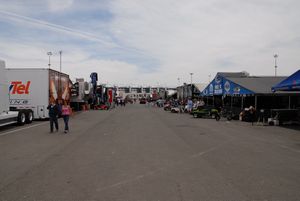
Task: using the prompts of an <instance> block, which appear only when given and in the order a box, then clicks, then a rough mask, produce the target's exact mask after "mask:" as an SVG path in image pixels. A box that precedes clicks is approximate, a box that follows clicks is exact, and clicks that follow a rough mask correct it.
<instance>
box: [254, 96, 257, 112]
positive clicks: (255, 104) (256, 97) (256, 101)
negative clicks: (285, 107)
mask: <svg viewBox="0 0 300 201" xmlns="http://www.w3.org/2000/svg"><path fill="white" fill-rule="evenodd" d="M254 108H255V109H257V96H255V106H254Z"/></svg>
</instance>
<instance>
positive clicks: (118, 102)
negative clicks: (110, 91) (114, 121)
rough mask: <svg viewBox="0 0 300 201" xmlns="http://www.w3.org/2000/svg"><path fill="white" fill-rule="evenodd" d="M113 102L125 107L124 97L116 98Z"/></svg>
mask: <svg viewBox="0 0 300 201" xmlns="http://www.w3.org/2000/svg"><path fill="white" fill-rule="evenodd" d="M115 103H116V105H117V106H119V105H120V106H124V107H125V105H126V101H125V100H124V99H121V98H117V99H116V100H115Z"/></svg>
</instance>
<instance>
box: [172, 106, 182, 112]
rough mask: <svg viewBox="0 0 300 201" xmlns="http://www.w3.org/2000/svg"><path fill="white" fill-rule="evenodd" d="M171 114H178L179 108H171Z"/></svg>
mask: <svg viewBox="0 0 300 201" xmlns="http://www.w3.org/2000/svg"><path fill="white" fill-rule="evenodd" d="M171 112H172V113H179V112H180V108H179V107H172V108H171Z"/></svg>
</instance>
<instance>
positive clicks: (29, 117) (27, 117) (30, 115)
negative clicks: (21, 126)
mask: <svg viewBox="0 0 300 201" xmlns="http://www.w3.org/2000/svg"><path fill="white" fill-rule="evenodd" d="M32 120H33V112H32V111H31V110H27V111H26V115H25V122H26V123H27V124H31V123H32Z"/></svg>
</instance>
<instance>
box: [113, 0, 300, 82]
mask: <svg viewBox="0 0 300 201" xmlns="http://www.w3.org/2000/svg"><path fill="white" fill-rule="evenodd" d="M296 5H298V6H296ZM297 7H298V8H299V3H298V2H297V1H288V2H282V1H277V2H274V1H257V2H253V3H243V2H240V1H238V0H230V1H222V0H214V1H198V0H195V1H188V2H186V1H185V2H183V1H173V0H165V1H153V0H151V1H150V0H149V1H142V2H141V1H135V0H131V1H130V0H117V1H114V3H113V4H112V7H111V9H112V11H113V13H114V14H115V16H116V17H115V21H114V23H113V24H112V30H113V31H114V33H115V35H116V36H118V37H119V38H120V39H122V40H123V41H124V42H125V43H126V44H127V45H129V46H134V47H136V48H138V49H142V50H144V51H145V52H149V53H150V54H152V55H154V56H155V57H156V58H157V59H159V60H160V62H161V64H162V66H161V71H160V73H161V75H159V74H158V75H157V76H156V77H157V78H158V79H160V80H166V79H167V81H168V82H169V83H175V80H176V79H177V78H176V77H177V76H178V77H182V78H184V80H185V81H187V82H188V80H189V79H188V78H189V76H188V73H189V72H194V74H195V75H194V76H195V79H194V80H195V81H197V82H202V81H203V80H204V81H206V80H207V76H208V75H209V74H214V73H216V72H217V71H243V70H246V71H249V72H250V73H251V74H265V75H266V74H269V75H270V74H273V56H272V55H273V54H274V53H275V52H277V53H279V54H280V55H282V56H280V58H279V60H281V62H282V63H281V62H280V63H281V65H282V71H281V73H282V74H285V75H288V74H290V73H292V72H293V71H295V70H296V69H297V67H298V66H299V64H300V59H299V57H298V56H297V55H298V53H297V52H298V51H299V49H298V48H293V47H288V48H286V47H285V48H283V47H281V46H277V47H276V46H275V47H274V48H269V47H268V45H269V44H272V43H275V44H279V43H280V41H282V40H293V39H294V38H296V37H298V36H299V34H300V30H299V28H298V27H299V20H298V19H299V18H300V15H299V12H298V10H297ZM222 61H224V63H227V64H228V63H231V64H236V65H232V66H228V65H222ZM168 73H169V75H170V76H169V77H170V78H166V75H168ZM176 75H177V76H176ZM171 76H173V77H171Z"/></svg>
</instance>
